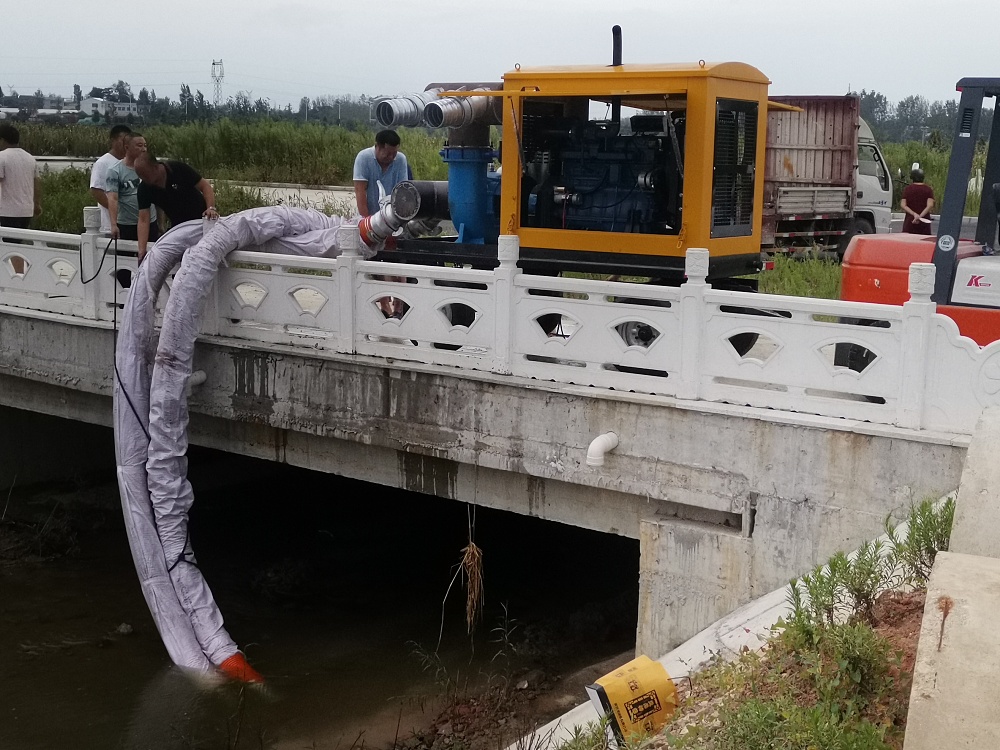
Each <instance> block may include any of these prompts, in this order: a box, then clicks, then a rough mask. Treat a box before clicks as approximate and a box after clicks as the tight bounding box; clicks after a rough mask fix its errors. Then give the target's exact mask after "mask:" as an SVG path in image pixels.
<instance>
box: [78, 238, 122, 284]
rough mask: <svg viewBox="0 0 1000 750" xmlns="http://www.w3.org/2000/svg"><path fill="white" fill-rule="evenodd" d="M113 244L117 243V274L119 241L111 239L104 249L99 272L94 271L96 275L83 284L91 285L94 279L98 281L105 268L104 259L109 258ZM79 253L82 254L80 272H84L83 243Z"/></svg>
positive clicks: (116, 269) (98, 268)
mask: <svg viewBox="0 0 1000 750" xmlns="http://www.w3.org/2000/svg"><path fill="white" fill-rule="evenodd" d="M112 242H114V243H115V272H116V273H117V271H118V240H117V239H116V238H114V237H112V238H111V239H109V240H108V244H107V245H106V246H105V248H104V253H103V254H102V255H101V264H100V265H99V266H98V267H97V270H96V271H94V275H93V276H91V277H90V278H89V279H86V280H85V281H84V282H83V283H84V284H89V283H90V282H91V281H93V280H94V279H96V278H97V277H98V276H100V275H101V269H102V268H104V259H105V258H107V257H108V250H110V249H111V243H112ZM79 253H80V270H81V272H82V271H83V244H82V243H81V244H80V250H79ZM81 275H82V274H81Z"/></svg>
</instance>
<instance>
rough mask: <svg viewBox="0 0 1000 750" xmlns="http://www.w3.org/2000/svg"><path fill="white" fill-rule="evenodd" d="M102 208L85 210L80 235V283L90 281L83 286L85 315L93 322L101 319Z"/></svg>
mask: <svg viewBox="0 0 1000 750" xmlns="http://www.w3.org/2000/svg"><path fill="white" fill-rule="evenodd" d="M100 232H101V208H100V206H87V207H86V208H84V209H83V234H82V235H80V281H87V280H88V279H89V281H88V283H86V284H84V285H83V299H82V300H81V301H80V304H81V305H82V306H83V312H84V314H85V315H86V316H87V317H88V318H90V319H91V320H100V319H101V288H102V286H103V285H104V283H105V280H104V279H99V278H96V276H97V269H98V268H100V267H101V256H102V255H103V254H104V244H103V243H102V242H101V239H102V237H101V233H100Z"/></svg>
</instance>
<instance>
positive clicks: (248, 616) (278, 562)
mask: <svg viewBox="0 0 1000 750" xmlns="http://www.w3.org/2000/svg"><path fill="white" fill-rule="evenodd" d="M190 472H191V477H192V481H193V483H194V486H195V492H196V497H197V501H196V504H195V508H194V511H193V512H192V524H191V534H192V540H193V544H194V547H195V550H196V552H197V554H198V558H199V563H200V565H201V567H202V570H203V571H204V573H205V575H206V578H207V579H208V581H209V583H210V584H211V585H212V588H213V590H214V592H215V594H216V597H217V599H218V601H219V604H220V606H221V608H222V611H223V613H224V614H225V615H226V623H227V627H228V629H229V630H230V633H231V634H232V635H233V636H234V638H235V639H236V640H237V642H238V643H240V644H241V646H242V647H243V648H244V649H245V650H246V652H247V654H248V657H249V659H250V661H251V662H252V663H253V664H254V666H255V667H257V668H258V669H259V670H260V671H261V672H262V673H263V674H264V675H265V676H266V677H267V685H266V686H265V687H264V688H263V689H260V688H248V689H245V690H244V689H242V688H241V687H240V686H238V685H233V684H228V685H222V686H208V685H205V684H203V683H201V682H199V681H198V680H194V679H192V678H191V677H189V676H188V675H186V674H184V673H182V672H180V671H179V670H177V669H175V668H173V667H171V665H170V662H169V659H168V658H167V655H166V652H165V650H164V648H163V646H162V644H161V642H160V639H159V636H158V634H157V632H156V630H155V628H154V626H153V623H152V619H151V617H150V615H149V612H148V610H147V609H146V605H145V602H144V600H143V598H142V595H141V593H140V590H139V584H138V581H137V578H136V575H135V571H134V569H133V567H132V561H131V556H130V554H129V550H128V544H127V541H126V539H125V534H124V529H123V526H122V523H121V519H120V511H119V510H118V497H117V488H116V486H115V485H114V484H112V480H111V477H108V481H107V482H105V483H98V484H97V485H92V486H87V487H83V488H81V487H76V488H69V489H67V488H65V487H50V488H43V489H41V490H37V491H34V492H28V491H23V492H17V491H15V492H14V493H13V495H12V497H11V500H9V501H8V502H7V503H6V505H5V506H4V509H3V514H4V515H3V517H2V520H0V749H2V750H31V749H33V748H39V749H42V748H45V749H49V748H69V747H78V748H128V749H130V750H131V749H132V748H136V749H138V748H157V749H160V748H178V749H180V748H220V750H221V749H226V748H275V750H291V748H296V749H298V748H331V749H332V748H343V749H344V750H346V749H347V748H350V747H351V746H352V745H353V746H354V747H360V746H361V745H364V746H366V747H375V748H379V747H386V746H391V745H393V744H394V742H395V743H396V744H400V743H401V741H402V739H403V738H405V737H406V736H408V734H409V730H411V729H414V728H418V727H421V726H426V725H427V724H428V723H430V722H431V721H432V720H433V718H434V715H435V712H436V710H437V708H439V707H440V705H441V703H442V700H443V696H444V694H445V693H446V692H448V691H449V689H454V687H453V686H454V685H460V686H463V687H462V688H460V689H462V690H470V689H472V687H474V686H475V685H476V684H477V683H478V682H481V681H483V680H484V679H485V677H484V675H489V674H492V673H493V672H495V671H496V670H497V669H499V668H500V667H498V664H499V663H501V662H498V661H495V660H494V657H495V656H496V654H497V653H498V650H499V649H500V646H499V645H498V644H497V642H496V637H497V631H495V630H494V629H495V628H496V627H498V625H499V624H500V623H501V621H502V616H503V613H504V607H503V605H506V612H507V613H508V617H509V618H510V621H509V624H508V625H507V630H508V632H509V633H510V640H511V641H512V642H513V643H514V644H515V645H516V647H517V654H516V655H513V656H512V657H511V660H509V662H508V661H507V660H504V661H502V663H503V664H507V663H510V664H511V665H512V666H510V667H503V668H504V669H510V670H511V674H521V673H522V672H523V671H524V670H527V669H534V670H536V672H535V674H538V673H539V672H538V670H541V673H543V674H545V675H547V677H546V679H547V680H549V681H551V680H554V678H555V676H557V675H559V674H566V673H567V672H570V671H573V670H575V669H577V668H580V667H582V666H584V665H586V664H590V663H594V662H597V661H600V660H602V659H605V658H607V657H609V656H612V655H614V654H619V653H621V652H622V651H625V650H627V649H629V648H630V647H631V646H632V644H633V643H634V632H635V623H636V588H637V572H638V543H637V542H635V541H634V540H627V539H622V538H619V537H613V536H610V535H601V534H595V533H592V532H586V531H582V530H580V529H575V528H572V527H569V526H564V525H560V524H555V523H550V522H545V521H540V520H538V519H531V518H525V517H521V516H517V515H514V514H507V513H502V512H498V511H489V510H486V509H481V508H480V509H478V510H476V512H475V515H474V519H475V541H476V543H477V544H478V545H479V546H480V547H481V548H482V550H483V561H484V584H485V611H484V616H483V620H482V623H481V625H480V626H479V627H478V629H477V632H476V634H475V636H474V638H473V639H472V640H470V639H469V638H468V637H467V636H466V634H465V624H464V615H465V612H464V609H465V601H464V593H463V592H462V591H461V590H459V587H458V584H457V583H456V586H455V588H454V589H453V590H452V591H451V594H450V595H449V596H448V599H447V601H446V602H445V604H444V606H442V602H443V599H444V597H445V592H446V591H447V588H448V584H449V581H450V580H451V578H452V575H453V573H454V565H455V563H457V562H458V560H459V559H460V557H461V550H462V548H463V547H465V545H466V544H467V540H468V533H469V519H470V515H469V508H468V507H467V506H466V505H464V504H462V503H458V502H455V501H450V500H441V499H437V498H432V497H428V496H423V495H415V494H411V493H406V492H402V491H395V490H389V489H387V488H383V487H378V486H374V485H368V484H364V483H360V482H354V481H349V480H344V479H342V478H338V477H334V476H329V475H321V474H316V473H312V472H306V471H302V470H296V469H292V468H289V467H286V466H280V465H276V464H272V463H267V462H260V461H254V460H250V459H244V458H241V457H236V456H229V455H225V454H220V453H215V452H212V451H205V450H195V449H193V450H192V452H191V467H190ZM3 495H4V497H0V501H3V500H4V498H5V496H6V492H4V493H3ZM12 550H13V551H12ZM5 552H6V554H4V553H5ZM442 609H444V614H443V617H442ZM491 631H493V632H492V633H491ZM441 632H443V638H442V643H441V647H440V649H439V650H438V655H439V661H438V660H434V664H435V665H436V668H432V669H426V670H425V669H424V668H423V666H426V655H427V654H428V653H431V652H433V651H434V650H435V647H436V644H437V640H438V637H439V633H441ZM421 652H422V653H423V654H424V655H425V662H424V663H423V665H422V662H421V659H420V658H419V653H421ZM515 670H516V671H515ZM532 679H537V678H532ZM449 684H450V685H451V686H452V688H449V687H448V685H449ZM584 699H585V696H584V695H583V694H582V693H581V694H580V696H579V700H580V702H582V701H583V700H584Z"/></svg>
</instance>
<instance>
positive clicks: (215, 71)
mask: <svg viewBox="0 0 1000 750" xmlns="http://www.w3.org/2000/svg"><path fill="white" fill-rule="evenodd" d="M225 75H226V71H225V69H224V68H223V67H222V59H221V58H220V59H218V60H212V80H213V81H214V82H215V107H216V108H218V107H219V106H220V105H221V104H222V79H223V78H224V77H225Z"/></svg>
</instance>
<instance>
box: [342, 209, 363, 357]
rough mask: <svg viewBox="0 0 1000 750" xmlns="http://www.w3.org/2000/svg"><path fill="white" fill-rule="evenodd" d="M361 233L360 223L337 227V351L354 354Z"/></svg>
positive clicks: (344, 224) (348, 223)
mask: <svg viewBox="0 0 1000 750" xmlns="http://www.w3.org/2000/svg"><path fill="white" fill-rule="evenodd" d="M360 243H361V235H360V234H359V233H358V225H357V224H353V223H350V222H345V223H343V224H341V225H340V227H339V228H338V229H337V247H338V248H339V249H340V255H339V256H338V257H337V304H338V305H340V321H339V324H340V328H339V331H338V335H337V351H338V352H340V353H341V354H354V353H355V347H354V342H355V340H356V338H355V333H354V305H355V302H354V297H355V293H354V292H355V290H356V289H357V278H356V277H357V264H358V261H359V260H361V254H360V253H359V252H358V247H359V246H360Z"/></svg>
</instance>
